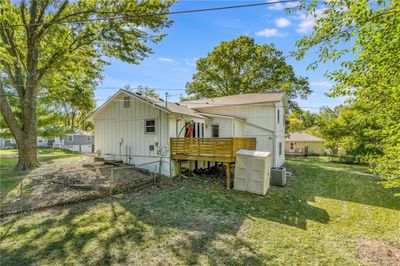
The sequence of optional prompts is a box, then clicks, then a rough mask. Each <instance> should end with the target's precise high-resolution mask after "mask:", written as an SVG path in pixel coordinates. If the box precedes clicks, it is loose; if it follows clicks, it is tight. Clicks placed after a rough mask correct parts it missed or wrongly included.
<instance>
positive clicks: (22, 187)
mask: <svg viewBox="0 0 400 266" xmlns="http://www.w3.org/2000/svg"><path fill="white" fill-rule="evenodd" d="M20 198H21V212H23V211H24V176H22V177H21V186H20Z"/></svg>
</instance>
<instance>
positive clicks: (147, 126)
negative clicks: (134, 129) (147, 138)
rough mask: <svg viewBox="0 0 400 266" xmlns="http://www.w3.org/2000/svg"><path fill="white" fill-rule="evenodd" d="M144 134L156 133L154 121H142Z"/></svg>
mask: <svg viewBox="0 0 400 266" xmlns="http://www.w3.org/2000/svg"><path fill="white" fill-rule="evenodd" d="M144 133H146V134H154V133H156V120H155V119H146V120H144Z"/></svg>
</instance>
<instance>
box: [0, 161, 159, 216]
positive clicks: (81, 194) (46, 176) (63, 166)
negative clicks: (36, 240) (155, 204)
mask: <svg viewBox="0 0 400 266" xmlns="http://www.w3.org/2000/svg"><path fill="white" fill-rule="evenodd" d="M153 179H154V178H153V177H152V176H151V175H150V174H149V173H148V172H146V171H143V170H140V169H136V168H134V167H132V166H112V165H104V164H103V163H101V162H100V163H98V162H94V159H93V157H77V158H68V159H58V160H53V161H50V162H49V163H45V164H42V165H41V166H40V167H39V168H37V169H35V170H34V171H32V172H31V173H29V175H27V176H26V177H24V179H23V180H22V185H21V183H20V184H19V185H18V186H16V187H15V188H14V189H13V190H11V191H9V192H8V194H7V195H6V196H5V197H4V198H2V201H1V212H0V214H3V215H4V214H8V213H14V212H19V211H21V210H33V209H40V208H45V207H51V206H57V205H64V204H68V203H75V202H79V201H84V200H89V199H94V198H98V197H103V196H108V195H111V194H114V193H118V192H120V191H127V190H130V189H134V188H136V187H139V186H142V185H144V184H148V183H150V182H153ZM21 188H22V194H21Z"/></svg>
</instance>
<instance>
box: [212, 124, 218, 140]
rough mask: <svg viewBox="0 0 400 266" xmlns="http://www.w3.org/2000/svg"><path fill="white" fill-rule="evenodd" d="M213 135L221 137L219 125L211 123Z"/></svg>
mask: <svg viewBox="0 0 400 266" xmlns="http://www.w3.org/2000/svg"><path fill="white" fill-rule="evenodd" d="M211 137H213V138H219V125H211Z"/></svg>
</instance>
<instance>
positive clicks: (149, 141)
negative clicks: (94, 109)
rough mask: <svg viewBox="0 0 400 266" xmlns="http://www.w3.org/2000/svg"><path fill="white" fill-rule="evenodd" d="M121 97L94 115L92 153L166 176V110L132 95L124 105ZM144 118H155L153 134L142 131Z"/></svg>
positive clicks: (167, 127)
mask: <svg viewBox="0 0 400 266" xmlns="http://www.w3.org/2000/svg"><path fill="white" fill-rule="evenodd" d="M124 97H127V94H123V93H122V94H120V95H117V96H116V97H115V98H113V99H111V102H110V103H108V104H106V105H105V106H104V107H103V108H102V109H101V110H99V111H98V113H97V114H96V116H95V117H94V119H93V123H94V129H95V136H96V138H95V147H96V153H98V154H99V155H100V156H101V157H102V156H104V154H113V155H114V156H115V157H114V158H115V159H116V160H121V161H123V162H124V163H127V164H134V165H136V166H138V167H141V168H145V169H148V170H150V171H151V172H161V174H163V175H166V176H169V175H170V159H169V139H168V130H169V123H168V122H169V121H168V116H169V115H168V113H166V112H165V111H161V110H159V109H157V108H155V107H154V106H153V105H151V104H149V103H145V102H143V101H141V100H139V99H137V98H135V97H133V96H129V97H130V106H129V107H126V108H125V107H124ZM147 119H155V133H145V121H146V120H147ZM151 145H153V147H154V149H153V150H151V148H150V147H151Z"/></svg>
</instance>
